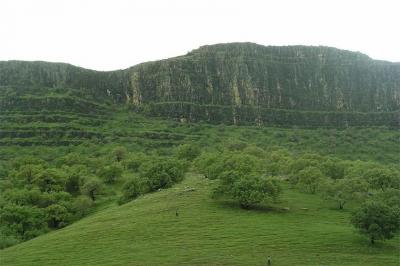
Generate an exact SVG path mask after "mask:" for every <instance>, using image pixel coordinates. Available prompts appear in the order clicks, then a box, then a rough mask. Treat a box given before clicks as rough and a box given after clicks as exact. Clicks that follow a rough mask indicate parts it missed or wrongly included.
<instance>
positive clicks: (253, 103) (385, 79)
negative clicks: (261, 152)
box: [0, 43, 400, 128]
mask: <svg viewBox="0 0 400 266" xmlns="http://www.w3.org/2000/svg"><path fill="white" fill-rule="evenodd" d="M0 87H1V90H0V92H1V94H0V96H1V101H0V107H2V108H1V109H2V110H15V109H18V108H20V107H18V105H23V106H26V104H25V103H27V99H25V98H26V94H32V93H33V94H35V93H37V91H41V92H42V93H41V94H40V95H41V97H43V95H44V94H43V92H46V93H47V94H51V93H53V92H54V91H56V92H59V93H63V94H68V95H69V96H75V97H77V98H84V99H86V100H88V101H94V102H96V103H99V104H104V103H108V104H128V105H129V106H131V107H132V108H133V109H135V110H136V111H140V112H143V113H145V114H148V115H152V116H159V117H167V118H172V119H177V120H181V121H191V122H198V121H206V122H209V123H226V124H237V125H243V124H253V125H280V126H308V127H318V126H324V127H329V126H330V127H346V126H389V127H396V128H397V127H399V123H400V122H399V106H400V65H399V64H396V63H390V62H384V61H377V60H372V59H370V58H369V57H368V56H366V55H363V54H361V53H356V52H349V51H344V50H338V49H335V48H329V47H308V46H284V47H274V46H261V45H256V44H252V43H231V44H218V45H211V46H204V47H200V48H199V49H196V50H193V51H192V52H189V53H188V54H186V55H184V56H179V57H175V58H170V59H166V60H161V61H154V62H147V63H143V64H139V65H136V66H133V67H131V68H129V69H125V70H118V71H110V72H99V71H92V70H87V69H82V68H78V67H74V66H72V65H68V64H60V63H46V62H21V61H8V62H0ZM10 97H11V98H12V99H10ZM16 97H18V98H17V99H16ZM19 97H21V98H19ZM24 97H25V98H24ZM29 101H33V102H37V101H40V100H38V99H29ZM53 101H58V103H57V104H49V105H50V106H49V107H48V108H49V109H51V108H53V109H54V106H57V108H58V109H63V106H64V105H63V104H60V103H59V99H50V100H49V99H47V101H46V102H53ZM40 104H41V105H42V106H45V107H47V106H46V105H47V104H45V103H44V101H43V100H42V101H41V102H40ZM77 104H78V105H79V102H78V103H77ZM70 105H71V104H68V106H70Z"/></svg>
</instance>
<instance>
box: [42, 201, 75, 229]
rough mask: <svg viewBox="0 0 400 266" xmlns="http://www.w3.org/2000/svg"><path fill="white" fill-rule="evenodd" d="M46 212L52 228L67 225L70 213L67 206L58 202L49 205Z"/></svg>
mask: <svg viewBox="0 0 400 266" xmlns="http://www.w3.org/2000/svg"><path fill="white" fill-rule="evenodd" d="M45 214H46V219H47V223H48V226H49V227H50V228H60V227H63V226H65V225H66V224H67V219H68V217H69V215H70V213H69V212H68V210H67V208H65V207H64V206H62V205H58V204H52V205H50V206H48V207H47V208H46V209H45Z"/></svg>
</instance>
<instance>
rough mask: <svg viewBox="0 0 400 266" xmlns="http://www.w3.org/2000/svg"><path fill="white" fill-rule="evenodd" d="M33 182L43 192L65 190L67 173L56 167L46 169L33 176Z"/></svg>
mask: <svg viewBox="0 0 400 266" xmlns="http://www.w3.org/2000/svg"><path fill="white" fill-rule="evenodd" d="M32 182H33V184H35V185H36V186H38V187H39V189H40V190H41V191H42V192H52V191H55V192H57V191H63V190H64V187H65V182H66V174H65V173H64V172H63V171H61V170H59V169H56V168H48V169H45V170H43V171H41V172H39V173H38V174H36V175H35V176H34V178H33V181H32Z"/></svg>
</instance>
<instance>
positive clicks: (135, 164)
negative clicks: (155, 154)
mask: <svg viewBox="0 0 400 266" xmlns="http://www.w3.org/2000/svg"><path fill="white" fill-rule="evenodd" d="M148 160H149V158H148V157H147V156H146V155H144V154H135V155H131V156H129V157H128V158H127V159H125V160H124V161H123V165H124V166H125V167H126V168H127V169H129V170H132V171H135V172H136V171H138V170H139V168H140V166H141V165H142V164H143V163H145V162H147V161H148Z"/></svg>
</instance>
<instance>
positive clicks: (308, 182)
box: [298, 166, 325, 194]
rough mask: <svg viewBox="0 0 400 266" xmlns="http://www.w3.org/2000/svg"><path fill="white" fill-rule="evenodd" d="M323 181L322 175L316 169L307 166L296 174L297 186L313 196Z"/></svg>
mask: <svg viewBox="0 0 400 266" xmlns="http://www.w3.org/2000/svg"><path fill="white" fill-rule="evenodd" d="M324 179H325V176H324V174H323V173H322V172H321V170H319V169H318V168H317V167H314V166H309V167H307V168H304V169H303V170H301V171H300V172H299V173H298V180H299V181H298V184H299V185H300V186H301V187H303V188H304V189H305V190H306V191H307V192H309V193H311V194H314V193H315V192H316V191H317V188H318V187H319V185H320V183H321V182H322V181H323V180H324Z"/></svg>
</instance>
